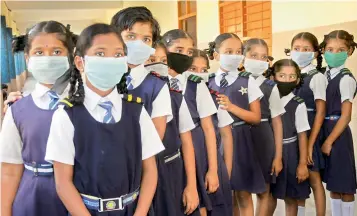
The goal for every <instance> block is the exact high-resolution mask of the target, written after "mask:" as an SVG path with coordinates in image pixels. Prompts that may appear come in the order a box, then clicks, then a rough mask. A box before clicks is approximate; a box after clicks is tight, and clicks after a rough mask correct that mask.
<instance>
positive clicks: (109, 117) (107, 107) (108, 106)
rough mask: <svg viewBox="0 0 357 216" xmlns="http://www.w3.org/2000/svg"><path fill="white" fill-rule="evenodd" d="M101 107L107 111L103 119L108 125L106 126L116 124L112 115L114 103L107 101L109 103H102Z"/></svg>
mask: <svg viewBox="0 0 357 216" xmlns="http://www.w3.org/2000/svg"><path fill="white" fill-rule="evenodd" d="M99 106H100V107H102V108H103V109H105V111H106V112H105V116H104V119H103V123H106V124H113V123H115V120H114V117H113V115H112V108H113V103H112V102H110V101H107V102H103V103H100V104H99Z"/></svg>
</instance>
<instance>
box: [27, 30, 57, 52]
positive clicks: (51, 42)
mask: <svg viewBox="0 0 357 216" xmlns="http://www.w3.org/2000/svg"><path fill="white" fill-rule="evenodd" d="M39 46H40V47H64V44H63V42H62V41H61V40H59V39H58V35H57V34H56V33H50V34H49V33H40V34H38V35H36V36H35V37H34V38H33V40H32V42H31V48H36V47H39Z"/></svg>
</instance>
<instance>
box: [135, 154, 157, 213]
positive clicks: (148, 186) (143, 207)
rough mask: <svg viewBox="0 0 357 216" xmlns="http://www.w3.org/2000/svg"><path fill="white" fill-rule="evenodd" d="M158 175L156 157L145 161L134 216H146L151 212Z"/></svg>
mask: <svg viewBox="0 0 357 216" xmlns="http://www.w3.org/2000/svg"><path fill="white" fill-rule="evenodd" d="M157 180H158V174H157V167H156V161H155V156H152V157H150V158H148V159H145V160H143V171H142V177H141V184H140V196H139V200H138V205H137V207H136V210H135V214H134V216H141V215H146V214H147V213H148V211H149V208H150V205H151V202H152V199H153V197H154V194H155V191H156V186H157Z"/></svg>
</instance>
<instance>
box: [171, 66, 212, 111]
mask: <svg viewBox="0 0 357 216" xmlns="http://www.w3.org/2000/svg"><path fill="white" fill-rule="evenodd" d="M189 75H190V74H188V73H186V72H184V73H182V74H178V75H177V76H175V77H174V78H176V79H178V83H177V85H178V87H179V90H180V91H182V93H183V94H185V90H186V86H187V79H188V76H189ZM172 78H173V77H172V76H170V75H169V79H170V80H171V79H172ZM196 102H197V110H198V114H199V115H200V118H205V117H207V116H211V115H213V114H215V113H217V109H216V105H215V103H214V101H213V99H212V96H211V93H210V92H209V90H208V88H207V86H206V83H205V82H201V83H198V85H197V95H196Z"/></svg>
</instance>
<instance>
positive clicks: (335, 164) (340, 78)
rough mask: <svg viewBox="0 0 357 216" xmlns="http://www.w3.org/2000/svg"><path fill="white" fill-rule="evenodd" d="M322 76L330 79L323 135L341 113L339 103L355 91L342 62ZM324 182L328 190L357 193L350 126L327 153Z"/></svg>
mask: <svg viewBox="0 0 357 216" xmlns="http://www.w3.org/2000/svg"><path fill="white" fill-rule="evenodd" d="M325 76H326V77H327V79H328V80H329V82H328V86H327V91H326V108H327V110H326V119H325V122H324V124H323V131H324V138H325V139H326V138H327V137H328V136H329V135H330V133H331V132H332V130H333V128H334V127H335V126H336V123H337V121H338V119H339V117H340V116H341V106H342V105H341V104H342V103H343V102H345V101H347V100H348V101H350V102H351V103H352V102H353V98H354V97H355V95H356V80H355V78H354V77H353V75H352V73H351V72H350V71H349V70H348V69H347V68H345V67H344V65H342V66H340V67H338V68H327V69H326V73H325ZM324 182H326V188H327V190H329V191H332V192H335V193H346V194H355V193H356V188H357V185H356V167H355V157H354V151H353V140H352V134H351V130H350V127H349V126H347V127H346V129H345V130H344V131H343V132H342V133H341V135H340V136H339V137H338V138H337V139H336V141H335V142H334V144H333V145H332V150H331V153H330V156H328V157H326V169H325V173H324Z"/></svg>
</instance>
